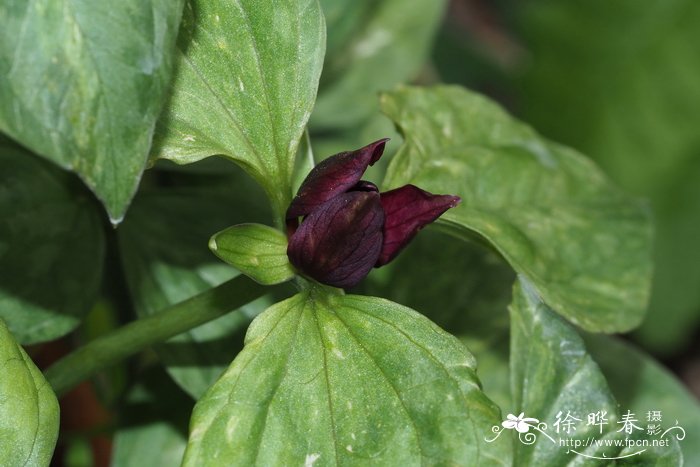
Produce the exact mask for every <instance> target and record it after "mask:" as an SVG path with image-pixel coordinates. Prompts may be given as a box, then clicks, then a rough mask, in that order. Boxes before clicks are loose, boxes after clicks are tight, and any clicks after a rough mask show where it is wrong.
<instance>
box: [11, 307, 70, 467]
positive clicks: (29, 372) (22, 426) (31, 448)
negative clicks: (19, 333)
mask: <svg viewBox="0 0 700 467" xmlns="http://www.w3.org/2000/svg"><path fill="white" fill-rule="evenodd" d="M58 411H59V408H58V401H57V400H56V395H55V394H54V393H53V391H52V390H51V386H49V385H48V383H47V382H46V380H45V379H44V376H43V375H42V374H41V372H40V371H39V369H38V368H37V367H36V366H34V363H33V362H32V360H31V359H30V358H29V356H28V355H27V354H26V352H25V351H24V350H23V349H22V347H21V346H20V345H19V344H17V343H16V342H15V340H14V338H13V337H12V334H10V331H9V329H8V328H7V326H5V323H4V322H3V321H2V320H1V319H0V465H6V466H15V465H39V466H40V465H49V462H50V461H51V456H52V455H53V449H54V446H55V445H56V439H57V438H58V422H59V417H58Z"/></svg>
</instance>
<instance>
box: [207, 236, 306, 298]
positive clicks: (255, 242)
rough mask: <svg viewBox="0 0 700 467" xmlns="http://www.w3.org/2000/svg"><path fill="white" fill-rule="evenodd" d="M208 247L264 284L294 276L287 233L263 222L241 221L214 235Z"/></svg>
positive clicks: (278, 281)
mask: <svg viewBox="0 0 700 467" xmlns="http://www.w3.org/2000/svg"><path fill="white" fill-rule="evenodd" d="M209 248H210V249H211V251H213V252H214V254H215V255H216V256H218V257H219V258H221V259H222V260H224V261H226V262H227V263H228V264H230V265H232V266H233V267H235V268H236V269H238V270H239V271H241V272H242V273H243V274H245V275H246V276H248V277H250V278H251V279H253V280H254V281H256V282H258V283H260V284H263V285H274V284H281V283H282V282H286V281H288V280H290V279H292V278H293V277H294V275H295V272H294V268H293V267H292V265H291V264H290V263H289V259H288V258H287V236H286V235H284V234H283V233H282V232H280V231H279V230H277V229H274V228H272V227H269V226H267V225H262V224H239V225H234V226H233V227H229V228H228V229H226V230H222V231H221V232H219V233H217V234H214V236H213V237H211V240H209Z"/></svg>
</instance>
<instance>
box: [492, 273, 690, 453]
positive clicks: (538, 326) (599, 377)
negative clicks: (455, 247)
mask: <svg viewBox="0 0 700 467" xmlns="http://www.w3.org/2000/svg"><path fill="white" fill-rule="evenodd" d="M513 295H514V301H513V305H512V306H511V349H510V352H511V354H510V355H511V362H510V365H511V393H512V396H513V409H514V410H513V413H514V414H519V413H523V412H524V413H525V417H534V418H536V419H538V421H539V422H540V423H542V422H544V423H546V426H544V425H540V424H538V423H537V422H534V423H532V426H533V427H534V426H536V427H537V428H532V430H531V433H528V435H530V436H531V437H532V436H534V438H531V439H530V440H528V437H527V436H526V435H523V434H521V435H520V436H519V437H518V436H516V437H515V441H514V442H515V446H516V448H515V459H516V462H515V465H523V466H525V465H533V466H548V465H551V466H562V465H580V464H581V463H582V462H588V464H587V465H601V464H600V460H603V458H605V457H607V458H613V457H624V456H630V458H629V459H626V460H624V461H621V462H629V461H632V462H634V465H664V466H677V465H682V458H683V457H682V454H681V451H680V447H679V446H678V443H677V442H676V440H675V438H674V437H673V433H670V434H666V437H665V438H662V435H661V433H658V434H656V435H648V433H647V425H646V423H645V419H644V416H645V414H640V413H636V414H635V413H632V416H633V418H634V425H635V426H637V427H638V428H639V429H632V433H630V434H627V433H626V432H625V431H624V430H623V431H620V430H621V429H622V428H623V423H622V422H623V419H622V417H621V413H622V414H626V413H627V410H630V409H631V408H630V407H624V406H623V407H619V408H618V404H617V401H616V400H615V398H614V397H613V396H612V394H611V392H610V390H609V388H608V385H607V383H606V380H605V377H604V376H603V374H602V372H601V371H600V369H599V368H598V366H597V365H596V363H595V362H594V361H593V359H592V358H591V356H590V355H589V354H588V352H587V351H586V347H585V345H584V343H583V339H581V337H580V336H579V335H578V333H577V332H576V329H575V328H574V327H573V326H572V325H571V324H569V323H567V322H566V321H565V320H563V319H562V318H561V317H560V316H557V315H556V314H555V313H554V312H553V311H552V310H551V309H550V308H548V307H547V305H545V304H544V303H543V302H542V300H541V298H540V297H539V296H538V295H537V292H536V291H535V289H534V288H533V287H532V285H531V284H530V283H529V282H528V281H527V280H526V279H522V278H521V280H520V281H519V283H518V284H517V285H516V287H515V290H514V293H513ZM598 412H600V413H603V412H604V413H603V416H604V418H603V419H601V420H600V423H601V424H600V425H596V424H595V421H593V422H591V420H590V418H589V417H590V415H589V414H595V413H598ZM569 415H570V416H571V417H574V418H571V419H569V421H570V422H571V423H572V425H571V426H572V427H573V428H571V429H569V430H568V431H567V424H566V423H567V417H568V416H569ZM557 421H559V425H557ZM667 427H668V426H666V428H667ZM514 433H516V434H517V432H514ZM628 439H629V440H633V441H635V442H636V440H639V441H640V442H644V440H645V439H646V440H647V442H649V443H651V441H653V440H658V439H668V440H669V446H662V447H652V446H635V445H632V446H628V447H625V446H616V445H615V443H616V442H620V443H622V442H624V441H625V440H628ZM561 440H564V441H565V442H567V441H568V442H569V443H570V445H569V446H566V445H562V444H561V443H562V441H561ZM594 440H600V441H603V443H604V442H605V441H606V440H607V441H609V442H611V443H612V446H605V444H602V445H598V444H596V442H595V441H594ZM528 441H534V444H527V443H526V442H528ZM576 441H578V442H580V443H587V444H582V445H581V446H575V445H573V446H572V445H571V443H575V442H576ZM494 442H495V443H497V442H503V441H502V440H496V441H494ZM590 458H593V459H590ZM595 459H598V460H595Z"/></svg>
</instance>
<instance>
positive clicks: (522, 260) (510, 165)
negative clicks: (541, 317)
mask: <svg viewBox="0 0 700 467" xmlns="http://www.w3.org/2000/svg"><path fill="white" fill-rule="evenodd" d="M382 108H383V110H384V112H385V113H386V114H387V115H389V117H391V118H392V119H393V120H394V121H395V122H396V124H397V125H398V126H399V129H400V130H401V132H402V133H403V134H404V136H405V139H406V143H405V144H404V146H403V147H402V148H401V150H399V153H398V154H397V155H396V157H395V158H394V160H393V161H392V162H391V164H390V166H389V171H388V173H387V178H386V180H385V185H386V187H387V188H393V187H397V186H399V185H403V184H405V183H413V184H415V185H418V186H420V187H421V188H424V189H426V190H428V191H431V192H434V193H450V194H457V195H459V196H461V197H462V203H461V204H460V205H459V206H458V207H456V208H455V209H451V210H449V211H447V213H445V214H444V215H443V216H442V218H441V223H442V225H444V226H446V227H447V228H449V229H450V230H451V231H452V232H453V233H454V234H456V235H458V236H461V237H465V238H469V239H473V238H475V237H476V238H479V239H484V240H486V241H487V242H489V243H490V244H491V245H493V246H494V247H495V248H496V249H497V250H498V251H499V253H500V254H502V255H503V257H504V258H505V259H506V260H507V261H508V262H509V263H510V264H511V266H512V267H513V268H514V269H515V271H516V272H518V273H519V274H521V275H523V276H524V277H526V278H527V279H528V280H529V281H531V282H532V284H533V285H534V287H535V288H536V289H537V291H538V293H539V294H540V295H541V296H542V297H543V299H544V300H545V302H546V303H547V304H548V305H549V306H551V307H552V308H553V309H554V310H556V311H557V312H559V313H561V314H562V315H564V316H566V317H567V318H568V319H569V320H571V321H572V322H574V323H576V324H578V325H580V326H582V327H583V328H585V329H588V330H595V331H606V332H614V331H622V330H628V329H631V328H633V327H634V326H636V325H637V324H639V322H640V321H641V320H642V318H643V316H644V311H645V307H646V301H647V297H648V293H649V283H650V277H651V261H650V255H651V228H650V223H649V218H648V215H647V212H646V209H644V207H643V206H641V205H640V203H638V202H637V201H636V200H634V199H632V198H630V197H629V196H627V195H625V194H623V193H621V192H620V191H618V190H617V189H616V188H615V187H614V186H613V185H612V184H611V183H610V182H609V181H608V179H607V178H606V177H605V176H604V175H603V174H602V172H601V171H600V170H599V169H598V168H597V167H596V166H595V165H594V164H593V163H591V162H590V161H589V160H587V159H586V158H585V157H583V156H581V155H580V154H578V153H576V152H575V151H573V150H571V149H568V148H565V147H562V146H559V145H557V144H554V143H551V142H549V141H547V140H545V139H543V138H542V137H540V136H539V135H537V134H536V133H535V132H534V131H533V130H532V129H530V128H529V127H527V126H526V125H524V124H522V123H519V122H518V121H516V120H514V119H513V118H511V117H510V116H508V114H506V113H505V112H504V111H503V110H502V109H501V108H500V107H498V106H497V105H495V104H494V103H492V102H490V101H489V100H487V99H485V98H483V97H480V96H478V95H476V94H473V93H471V92H469V91H467V90H464V89H461V88H458V87H451V86H439V87H434V88H412V87H402V88H400V89H398V90H397V91H395V92H392V93H389V94H385V95H383V97H382Z"/></svg>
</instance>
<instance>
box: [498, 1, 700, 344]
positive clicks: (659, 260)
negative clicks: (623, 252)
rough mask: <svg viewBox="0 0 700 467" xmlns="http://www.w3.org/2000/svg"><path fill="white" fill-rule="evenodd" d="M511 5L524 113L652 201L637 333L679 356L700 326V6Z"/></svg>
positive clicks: (669, 3) (649, 3)
mask: <svg viewBox="0 0 700 467" xmlns="http://www.w3.org/2000/svg"><path fill="white" fill-rule="evenodd" d="M512 4H513V5H512V7H514V8H508V7H506V8H508V11H509V12H511V13H514V14H513V19H514V22H513V23H514V24H515V26H516V28H517V32H518V35H519V37H520V38H521V44H522V46H523V47H524V48H526V49H527V53H528V57H530V59H529V60H528V62H527V65H528V66H527V67H524V68H523V70H522V73H519V75H518V78H519V79H518V82H517V84H518V90H519V91H520V92H519V96H518V101H519V105H518V110H519V113H520V114H521V115H522V116H523V117H524V118H525V119H527V121H528V122H531V123H532V124H533V125H535V126H536V127H537V128H538V129H539V130H541V131H542V132H544V134H546V135H548V136H550V137H553V138H557V139H558V140H560V141H563V142H565V143H566V144H570V145H572V146H574V147H576V148H578V149H580V150H582V151H585V152H586V153H587V154H590V155H591V156H592V157H593V158H594V159H596V161H598V162H599V163H600V164H601V166H602V167H603V168H604V169H605V170H606V171H607V172H608V173H609V174H610V175H611V177H613V178H614V179H615V180H616V181H618V182H619V183H620V184H621V185H622V186H623V187H625V188H626V189H629V190H632V191H633V192H635V193H639V194H644V195H646V196H649V197H650V198H651V199H652V203H653V207H654V219H655V221H656V225H657V226H658V228H657V235H656V238H655V258H654V259H655V261H654V265H655V279H654V285H653V289H652V296H651V304H650V314H649V318H648V320H647V321H646V322H645V324H644V325H643V327H642V329H641V332H640V334H639V335H640V337H642V339H643V342H644V343H645V344H646V345H651V346H653V348H654V350H655V351H658V352H666V353H671V352H674V351H677V350H679V349H680V348H682V347H683V346H686V345H688V344H689V343H690V341H691V340H692V336H693V334H694V330H695V329H696V326H697V324H698V323H700V288H698V287H697V284H698V283H700V249H698V248H697V239H698V238H700V189H699V187H700V132H698V124H697V122H698V121H700V86H698V85H697V83H698V82H699V81H700V55H698V53H697V47H695V44H696V43H697V42H698V39H699V38H700V35H699V34H698V24H699V23H700V3H698V2H697V1H695V0H649V1H647V2H644V5H643V7H642V8H640V4H639V2H637V1H635V0H617V1H615V2H612V3H611V2H609V1H606V0H590V1H585V2H560V1H556V0H534V1H530V2H519V1H514V2H512ZM620 31H624V34H621V33H620Z"/></svg>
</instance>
